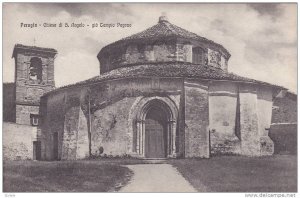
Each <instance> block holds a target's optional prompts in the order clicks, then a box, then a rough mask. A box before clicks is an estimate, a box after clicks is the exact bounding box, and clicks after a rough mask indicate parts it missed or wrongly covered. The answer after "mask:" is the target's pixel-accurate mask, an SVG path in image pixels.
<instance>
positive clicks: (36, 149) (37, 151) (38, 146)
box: [33, 141, 42, 160]
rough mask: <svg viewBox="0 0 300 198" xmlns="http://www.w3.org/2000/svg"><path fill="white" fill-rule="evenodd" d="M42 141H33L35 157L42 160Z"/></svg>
mask: <svg viewBox="0 0 300 198" xmlns="http://www.w3.org/2000/svg"><path fill="white" fill-rule="evenodd" d="M41 150H42V149H41V142H40V141H33V159H34V160H41Z"/></svg>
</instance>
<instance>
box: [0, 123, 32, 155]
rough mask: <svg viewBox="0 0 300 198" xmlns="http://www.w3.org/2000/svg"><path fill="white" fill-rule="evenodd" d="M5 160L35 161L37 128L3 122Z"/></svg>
mask: <svg viewBox="0 0 300 198" xmlns="http://www.w3.org/2000/svg"><path fill="white" fill-rule="evenodd" d="M2 133H3V140H2V142H3V147H2V148H3V159H4V160H26V159H33V141H34V140H35V137H36V133H37V128H36V127H32V126H27V125H20V124H16V123H10V122H3V130H2Z"/></svg>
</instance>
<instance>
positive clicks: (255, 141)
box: [239, 85, 260, 156]
mask: <svg viewBox="0 0 300 198" xmlns="http://www.w3.org/2000/svg"><path fill="white" fill-rule="evenodd" d="M239 100H240V101H239V102H240V130H241V149H242V154H243V155H249V156H259V155H260V136H259V122H258V115H257V91H256V87H255V86H251V85H240V89H239Z"/></svg>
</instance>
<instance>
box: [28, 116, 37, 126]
mask: <svg viewBox="0 0 300 198" xmlns="http://www.w3.org/2000/svg"><path fill="white" fill-rule="evenodd" d="M30 123H31V125H32V126H38V125H39V115H37V114H30Z"/></svg>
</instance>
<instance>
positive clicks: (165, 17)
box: [158, 12, 168, 23]
mask: <svg viewBox="0 0 300 198" xmlns="http://www.w3.org/2000/svg"><path fill="white" fill-rule="evenodd" d="M158 22H159V23H162V22H168V17H167V16H166V13H165V12H163V13H162V14H161V16H160V17H159V20H158Z"/></svg>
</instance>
